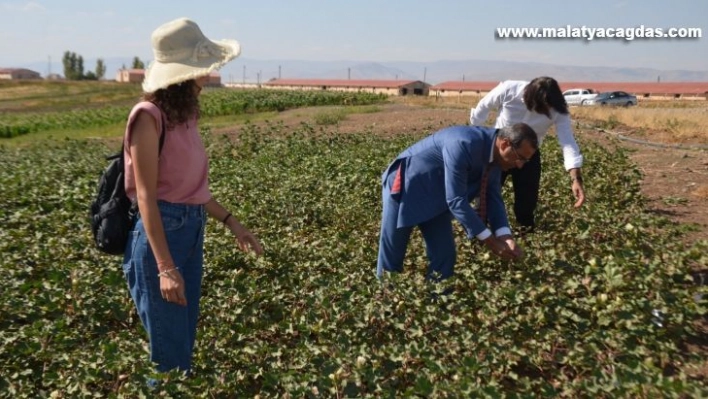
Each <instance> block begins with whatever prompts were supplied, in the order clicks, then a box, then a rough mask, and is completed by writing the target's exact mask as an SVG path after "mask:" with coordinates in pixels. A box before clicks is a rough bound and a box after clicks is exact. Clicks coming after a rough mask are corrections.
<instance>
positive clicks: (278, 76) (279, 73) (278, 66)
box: [278, 65, 280, 79]
mask: <svg viewBox="0 0 708 399" xmlns="http://www.w3.org/2000/svg"><path fill="white" fill-rule="evenodd" d="M278 79H280V65H278Z"/></svg>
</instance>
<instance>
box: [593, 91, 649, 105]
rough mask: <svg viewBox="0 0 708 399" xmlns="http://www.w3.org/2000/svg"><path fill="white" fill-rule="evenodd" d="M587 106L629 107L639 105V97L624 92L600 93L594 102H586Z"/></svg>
mask: <svg viewBox="0 0 708 399" xmlns="http://www.w3.org/2000/svg"><path fill="white" fill-rule="evenodd" d="M585 104H586V105H622V106H625V107H629V106H630V105H637V96H635V95H633V94H629V93H626V92H623V91H607V92H604V93H600V94H598V95H597V97H595V98H593V99H592V100H588V101H586V102H585Z"/></svg>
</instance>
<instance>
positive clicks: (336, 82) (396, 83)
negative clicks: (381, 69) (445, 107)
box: [263, 79, 428, 89]
mask: <svg viewBox="0 0 708 399" xmlns="http://www.w3.org/2000/svg"><path fill="white" fill-rule="evenodd" d="M411 83H421V84H424V85H428V84H427V83H423V82H421V81H419V80H374V79H367V80H359V79H273V80H269V81H268V82H265V83H263V84H264V85H266V86H327V87H377V88H386V89H395V88H399V87H402V86H406V85H409V84H411Z"/></svg>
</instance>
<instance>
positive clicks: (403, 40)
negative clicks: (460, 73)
mask: <svg viewBox="0 0 708 399" xmlns="http://www.w3.org/2000/svg"><path fill="white" fill-rule="evenodd" d="M177 17H189V18H191V19H193V20H195V21H196V22H197V23H198V24H199V25H200V27H201V28H202V31H204V33H205V34H206V35H207V37H209V38H212V39H222V38H234V39H237V40H238V41H239V42H240V43H241V45H242V48H243V51H242V57H244V58H249V59H259V60H287V59H295V60H316V61H319V60H331V61H334V60H347V61H349V60H352V61H374V62H385V61H422V62H425V61H437V60H466V59H479V60H508V61H531V62H543V63H551V64H559V65H580V66H613V67H648V68H657V69H689V70H702V71H705V70H708V1H706V0H683V1H682V0H673V1H669V0H592V1H573V0H550V1H531V0H504V1H489V0H487V1H474V0H454V1H453V0H428V1H424V0H356V1H347V0H282V1H275V0H249V1H241V0H228V1H220V0H213V1H194V0H191V1H183V0H141V1H136V0H120V1H111V2H104V1H100V0H99V1H89V0H35V1H27V0H0V67H17V66H22V65H24V64H29V63H33V62H38V61H39V62H41V61H45V62H46V60H47V59H48V57H51V59H52V60H53V61H59V60H60V59H61V57H62V54H63V53H64V51H66V50H70V51H73V52H76V53H77V54H80V55H82V56H83V57H84V59H87V60H89V59H94V58H111V57H131V58H132V57H133V56H139V57H140V58H141V59H143V60H144V61H149V60H150V59H152V54H151V50H150V34H151V32H152V31H153V30H154V29H155V28H156V27H157V26H159V25H160V24H162V23H164V22H167V21H169V20H171V19H174V18H177ZM566 25H572V26H578V27H580V26H582V25H585V26H588V27H602V28H614V27H622V28H632V27H637V26H639V25H644V26H647V27H655V28H670V27H677V28H681V27H685V28H689V27H698V28H701V29H702V30H703V37H702V38H700V39H671V40H669V39H661V40H656V39H655V40H650V39H643V40H634V41H632V42H626V41H623V40H616V39H615V40H608V39H605V40H594V41H592V42H587V41H585V40H583V39H574V40H549V39H546V40H528V39H527V40H499V39H495V37H494V33H495V28H499V27H564V26H566ZM87 67H89V69H90V68H91V66H87Z"/></svg>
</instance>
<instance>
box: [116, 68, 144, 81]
mask: <svg viewBox="0 0 708 399" xmlns="http://www.w3.org/2000/svg"><path fill="white" fill-rule="evenodd" d="M143 79H145V70H143V69H119V70H118V73H116V82H121V83H142V82H143Z"/></svg>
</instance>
